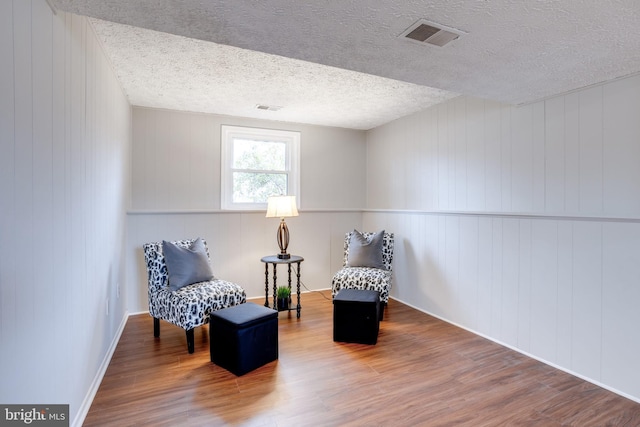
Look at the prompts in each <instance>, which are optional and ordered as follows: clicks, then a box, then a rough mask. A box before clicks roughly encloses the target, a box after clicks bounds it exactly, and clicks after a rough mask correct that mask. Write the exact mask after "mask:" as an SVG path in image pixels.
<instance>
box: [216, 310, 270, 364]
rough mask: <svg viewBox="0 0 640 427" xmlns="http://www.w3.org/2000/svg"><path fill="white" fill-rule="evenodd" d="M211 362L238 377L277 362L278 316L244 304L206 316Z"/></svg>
mask: <svg viewBox="0 0 640 427" xmlns="http://www.w3.org/2000/svg"><path fill="white" fill-rule="evenodd" d="M209 351H210V353H211V361H212V362H213V363H215V364H216V365H218V366H221V367H223V368H225V369H227V370H228V371H231V372H233V373H234V374H236V375H238V376H240V375H244V374H246V373H247V372H249V371H252V370H254V369H256V368H258V367H260V366H262V365H264V364H266V363H269V362H272V361H274V360H276V359H277V358H278V312H277V311H275V310H272V309H270V308H267V307H264V306H261V305H258V304H253V303H245V304H240V305H235V306H233V307H229V308H223V309H221V310H216V311H214V312H212V313H211V314H210V316H209Z"/></svg>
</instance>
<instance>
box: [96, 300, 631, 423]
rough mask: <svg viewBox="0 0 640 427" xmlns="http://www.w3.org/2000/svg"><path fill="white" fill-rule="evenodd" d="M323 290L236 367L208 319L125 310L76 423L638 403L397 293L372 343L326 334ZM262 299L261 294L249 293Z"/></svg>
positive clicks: (430, 418)
mask: <svg viewBox="0 0 640 427" xmlns="http://www.w3.org/2000/svg"><path fill="white" fill-rule="evenodd" d="M329 296H330V293H329V291H326V292H323V293H318V292H313V293H306V294H303V296H302V305H303V308H302V316H301V318H300V319H297V318H296V316H295V313H287V312H282V313H280V314H279V326H278V327H279V350H280V351H279V353H280V357H279V360H277V361H275V362H272V363H269V364H267V365H265V366H262V367H261V368H258V369H257V370H255V371H252V372H250V373H248V374H246V375H244V376H241V377H236V376H235V375H233V374H231V373H229V372H227V371H226V370H224V369H222V368H220V367H218V366H216V365H214V364H212V363H211V362H210V360H209V337H208V326H204V327H201V328H198V329H196V334H195V337H196V343H195V353H194V354H191V355H190V354H188V353H187V348H186V338H185V333H184V331H183V330H182V329H180V328H178V327H175V326H173V325H170V324H168V323H166V322H161V332H160V338H157V339H156V338H154V337H153V322H152V319H151V317H149V316H148V315H136V316H131V317H130V318H129V320H128V322H127V325H126V327H125V330H124V332H123V335H122V337H121V340H120V342H119V344H118V346H117V349H116V351H115V353H114V356H113V359H112V360H111V363H110V365H109V367H108V369H107V372H106V375H105V377H104V380H103V381H102V384H101V386H100V388H99V390H98V392H97V394H96V396H95V399H94V401H93V404H92V406H91V408H90V410H89V413H88V414H87V417H86V419H85V423H84V425H86V426H108V425H112V426H222V425H235V426H344V425H352V426H417V425H420V426H474V427H476V426H510V425H519V426H522V425H524V426H527V425H531V426H640V404H639V403H636V402H633V401H631V400H629V399H626V398H623V397H621V396H618V395H616V394H614V393H611V392H609V391H607V390H604V389H602V388H599V387H597V386H595V385H593V384H590V383H588V382H585V381H582V380H580V379H578V378H575V377H573V376H571V375H568V374H566V373H564V372H562V371H558V370H556V369H553V368H551V367H549V366H547V365H544V364H542V363H540V362H537V361H535V360H532V359H530V358H528V357H526V356H523V355H521V354H519V353H516V352H514V351H511V350H509V349H506V348H504V347H502V346H500V345H497V344H495V343H493V342H491V341H488V340H486V339H484V338H481V337H478V336H476V335H473V334H471V333H469V332H467V331H464V330H462V329H459V328H457V327H455V326H452V325H449V324H447V323H445V322H443V321H440V320H438V319H435V318H433V317H431V316H428V315H426V314H424V313H422V312H419V311H417V310H414V309H412V308H410V307H408V306H406V305H404V304H401V303H399V302H397V301H390V302H389V307H388V308H387V310H386V313H385V318H384V321H383V322H381V324H380V325H381V326H380V335H379V339H378V344H377V345H375V346H368V345H363V344H346V343H335V342H333V340H332V327H333V326H332V325H333V323H332V321H333V320H332V313H333V311H332V310H333V306H332V303H331V301H330V299H329ZM254 302H256V303H258V304H261V303H263V302H264V301H260V300H255V301H254Z"/></svg>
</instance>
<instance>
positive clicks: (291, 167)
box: [220, 125, 300, 210]
mask: <svg viewBox="0 0 640 427" xmlns="http://www.w3.org/2000/svg"><path fill="white" fill-rule="evenodd" d="M220 137H221V140H220V142H221V144H220V145H221V156H220V173H221V176H220V207H221V209H222V210H266V209H267V203H266V202H265V203H234V202H233V172H234V170H233V168H232V166H233V141H234V139H236V138H241V139H255V140H260V141H275V142H283V143H285V145H286V154H285V155H286V160H285V161H286V164H285V168H286V172H285V173H286V174H287V187H288V189H287V194H284V195H287V196H296V204H297V205H298V208H299V207H300V132H294V131H286V130H275V129H261V128H251V127H242V126H229V125H222V126H221V135H220ZM278 195H279V194H274V196H278Z"/></svg>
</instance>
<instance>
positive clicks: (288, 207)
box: [266, 196, 298, 218]
mask: <svg viewBox="0 0 640 427" xmlns="http://www.w3.org/2000/svg"><path fill="white" fill-rule="evenodd" d="M290 216H298V208H297V207H296V196H273V197H269V198H268V199H267V216H266V217H267V218H287V217H290Z"/></svg>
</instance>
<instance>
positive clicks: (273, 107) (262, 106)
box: [256, 104, 282, 111]
mask: <svg viewBox="0 0 640 427" xmlns="http://www.w3.org/2000/svg"><path fill="white" fill-rule="evenodd" d="M256 108H257V109H258V110H265V111H278V110H281V109H282V107H280V106H277V105H265V104H257V105H256Z"/></svg>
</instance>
